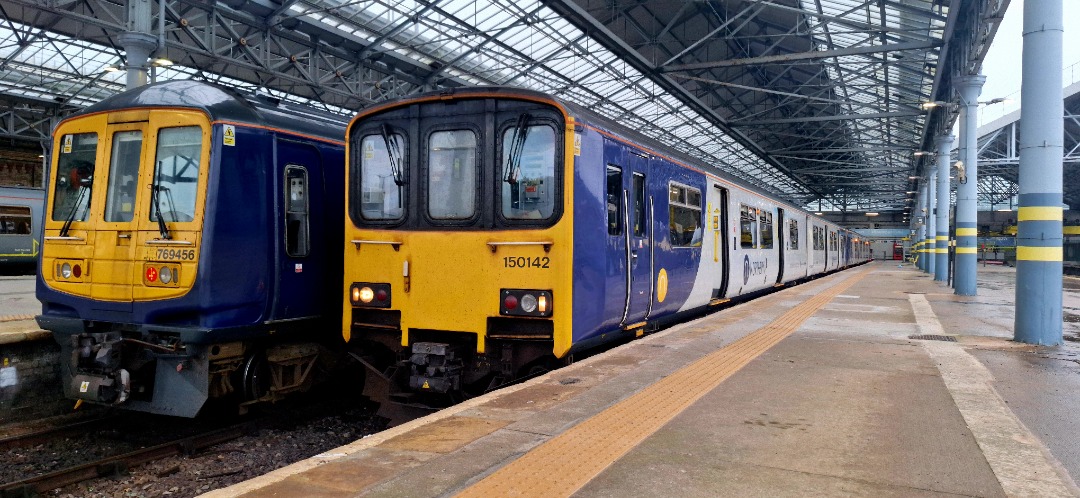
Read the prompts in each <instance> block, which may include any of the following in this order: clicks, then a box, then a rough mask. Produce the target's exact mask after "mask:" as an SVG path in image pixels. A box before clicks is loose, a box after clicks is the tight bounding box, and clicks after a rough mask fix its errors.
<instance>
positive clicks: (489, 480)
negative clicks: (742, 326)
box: [457, 269, 870, 498]
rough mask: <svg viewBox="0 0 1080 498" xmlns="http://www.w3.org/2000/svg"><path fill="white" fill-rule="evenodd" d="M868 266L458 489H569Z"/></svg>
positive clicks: (468, 493)
mask: <svg viewBox="0 0 1080 498" xmlns="http://www.w3.org/2000/svg"><path fill="white" fill-rule="evenodd" d="M869 271H870V270H869V269H864V270H861V271H860V272H859V273H857V274H854V275H852V276H850V277H849V278H846V279H844V280H841V281H840V282H838V283H837V284H835V285H833V286H832V287H831V288H829V289H827V290H825V291H823V292H821V293H819V294H817V295H815V296H814V297H811V298H810V299H808V300H806V301H804V302H803V303H802V304H799V305H798V306H796V307H795V308H792V309H791V310H790V311H788V312H786V313H784V314H783V315H780V316H779V317H778V318H776V319H775V320H773V321H772V322H769V323H768V324H766V325H765V326H764V327H762V328H760V329H758V330H756V331H754V332H752V333H750V334H749V335H747V336H746V337H743V338H742V339H739V340H737V341H735V342H733V343H731V344H729V345H727V346H725V347H724V348H721V349H719V350H717V351H715V352H713V353H710V354H709V355H707V356H705V357H704V358H701V359H700V360H698V361H696V362H694V363H692V364H690V365H688V366H686V367H684V368H682V369H681V370H679V371H677V372H675V373H673V374H671V375H669V376H667V377H665V378H664V379H662V380H660V381H659V382H657V383H655V384H653V385H651V386H649V387H648V388H646V389H645V390H643V391H641V392H639V393H637V394H635V395H634V396H631V397H630V398H627V399H625V400H623V401H621V402H619V403H617V404H615V405H614V406H612V407H611V408H608V409H607V410H604V411H603V412H601V413H598V414H596V415H595V416H593V417H592V418H590V419H588V420H586V421H584V422H582V423H580V424H578V425H577V426H575V427H573V428H571V429H570V430H568V431H566V432H564V433H562V434H560V435H558V436H556V437H554V438H552V439H551V440H549V441H548V442H546V443H544V444H542V445H540V446H538V447H536V448H534V449H533V450H532V451H529V452H528V453H526V454H525V455H523V456H522V457H521V458H518V459H517V460H514V461H513V462H511V463H509V464H507V465H506V466H505V467H503V468H501V469H499V470H497V471H496V472H494V473H493V474H491V475H489V476H487V477H486V478H484V479H483V480H481V481H480V482H478V483H476V484H474V485H472V486H471V487H469V488H466V489H465V490H463V491H462V492H461V493H460V494H458V495H457V496H458V497H483V498H486V497H490V496H523V497H533V496H535V497H551V496H570V495H571V494H573V493H574V492H576V491H577V490H579V489H581V487H582V486H584V485H585V484H587V483H588V482H589V481H590V480H592V479H593V478H594V477H596V476H597V475H598V474H600V472H603V471H604V469H606V468H607V467H608V466H609V465H611V464H612V463H613V462H615V461H616V460H618V459H619V458H621V457H622V456H623V455H625V454H626V453H627V452H628V451H630V450H631V449H632V448H634V447H635V446H637V445H638V444H640V443H641V442H642V441H643V440H645V438H647V437H648V436H650V435H651V434H653V433H654V432H656V431H657V430H659V429H660V428H661V427H663V426H664V425H665V424H667V423H668V422H669V421H670V420H671V419H673V418H675V416H676V415H678V414H679V413H681V412H682V411H683V410H685V409H686V408H688V407H689V406H690V405H692V404H693V403H694V402H696V401H697V400H698V399H700V398H701V397H702V396H704V395H705V394H707V393H708V392H710V391H712V390H713V389H715V388H716V387H717V386H718V385H720V383H722V382H724V381H725V380H727V378H728V377H731V376H732V375H733V374H734V373H735V372H738V371H739V370H740V369H742V367H744V366H746V364H748V363H750V361H751V360H753V359H754V358H756V357H758V356H759V355H761V354H762V353H764V352H765V351H767V350H768V349H769V348H771V347H772V346H774V345H776V344H777V343H779V342H780V341H781V340H783V339H784V338H786V337H787V336H788V335H791V333H793V332H795V331H796V330H797V329H798V328H799V326H801V325H802V323H803V322H804V321H806V319H808V318H810V317H811V316H812V315H813V314H814V313H815V312H816V311H817V310H818V309H819V308H821V307H822V306H824V305H825V304H826V303H828V302H829V301H831V300H832V299H833V298H834V297H836V296H837V295H839V294H841V293H842V292H844V291H845V290H847V289H848V288H849V287H851V286H852V285H853V284H855V282H857V281H859V280H860V279H862V277H864V276H865V275H866V274H867V273H869Z"/></svg>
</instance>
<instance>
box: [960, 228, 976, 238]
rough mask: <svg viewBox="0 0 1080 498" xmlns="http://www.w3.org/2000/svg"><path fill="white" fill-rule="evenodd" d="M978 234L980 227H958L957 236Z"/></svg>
mask: <svg viewBox="0 0 1080 498" xmlns="http://www.w3.org/2000/svg"><path fill="white" fill-rule="evenodd" d="M976 235H979V229H978V228H957V229H956V236H957V237H974V236H976Z"/></svg>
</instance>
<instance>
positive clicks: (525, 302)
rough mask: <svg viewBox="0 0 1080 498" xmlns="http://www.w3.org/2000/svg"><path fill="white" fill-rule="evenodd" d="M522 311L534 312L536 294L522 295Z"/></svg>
mask: <svg viewBox="0 0 1080 498" xmlns="http://www.w3.org/2000/svg"><path fill="white" fill-rule="evenodd" d="M521 311H524V312H526V313H532V312H534V311H536V296H534V295H532V294H525V295H524V296H521Z"/></svg>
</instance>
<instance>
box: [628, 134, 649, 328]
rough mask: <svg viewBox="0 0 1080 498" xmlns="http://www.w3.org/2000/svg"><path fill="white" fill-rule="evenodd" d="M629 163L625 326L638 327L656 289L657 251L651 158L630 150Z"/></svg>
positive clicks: (647, 310) (646, 316)
mask: <svg viewBox="0 0 1080 498" xmlns="http://www.w3.org/2000/svg"><path fill="white" fill-rule="evenodd" d="M628 163H629V165H630V167H629V168H628V170H629V173H630V175H628V176H629V178H628V180H629V181H630V185H629V189H628V190H627V199H628V201H629V202H628V203H627V207H628V209H627V212H628V214H629V215H630V223H629V225H628V226H627V231H626V237H627V245H628V246H629V249H630V250H629V251H628V254H629V261H628V265H627V266H628V268H629V276H630V278H629V282H630V285H629V288H628V292H629V295H628V299H627V313H626V320H625V324H624V326H625V327H627V328H636V327H637V326H638V325H640V324H641V323H642V322H644V321H645V320H646V319H647V318H648V314H649V311H650V308H651V307H652V298H653V293H654V285H653V280H652V274H653V273H652V266H653V258H654V256H655V255H654V248H653V244H652V240H651V235H652V230H653V226H652V220H653V206H652V203H651V202H650V201H651V198H650V196H649V195H648V182H647V180H648V173H649V171H648V170H649V161H648V159H646V158H645V157H642V156H639V155H636V154H633V153H631V154H628Z"/></svg>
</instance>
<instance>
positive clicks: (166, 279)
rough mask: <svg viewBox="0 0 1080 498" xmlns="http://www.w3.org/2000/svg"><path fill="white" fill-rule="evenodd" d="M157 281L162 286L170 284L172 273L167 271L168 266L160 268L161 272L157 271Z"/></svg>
mask: <svg viewBox="0 0 1080 498" xmlns="http://www.w3.org/2000/svg"><path fill="white" fill-rule="evenodd" d="M158 280H161V283H163V284H169V283H171V282H172V280H173V274H172V271H171V270H169V267H168V266H162V267H161V270H160V271H158Z"/></svg>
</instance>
